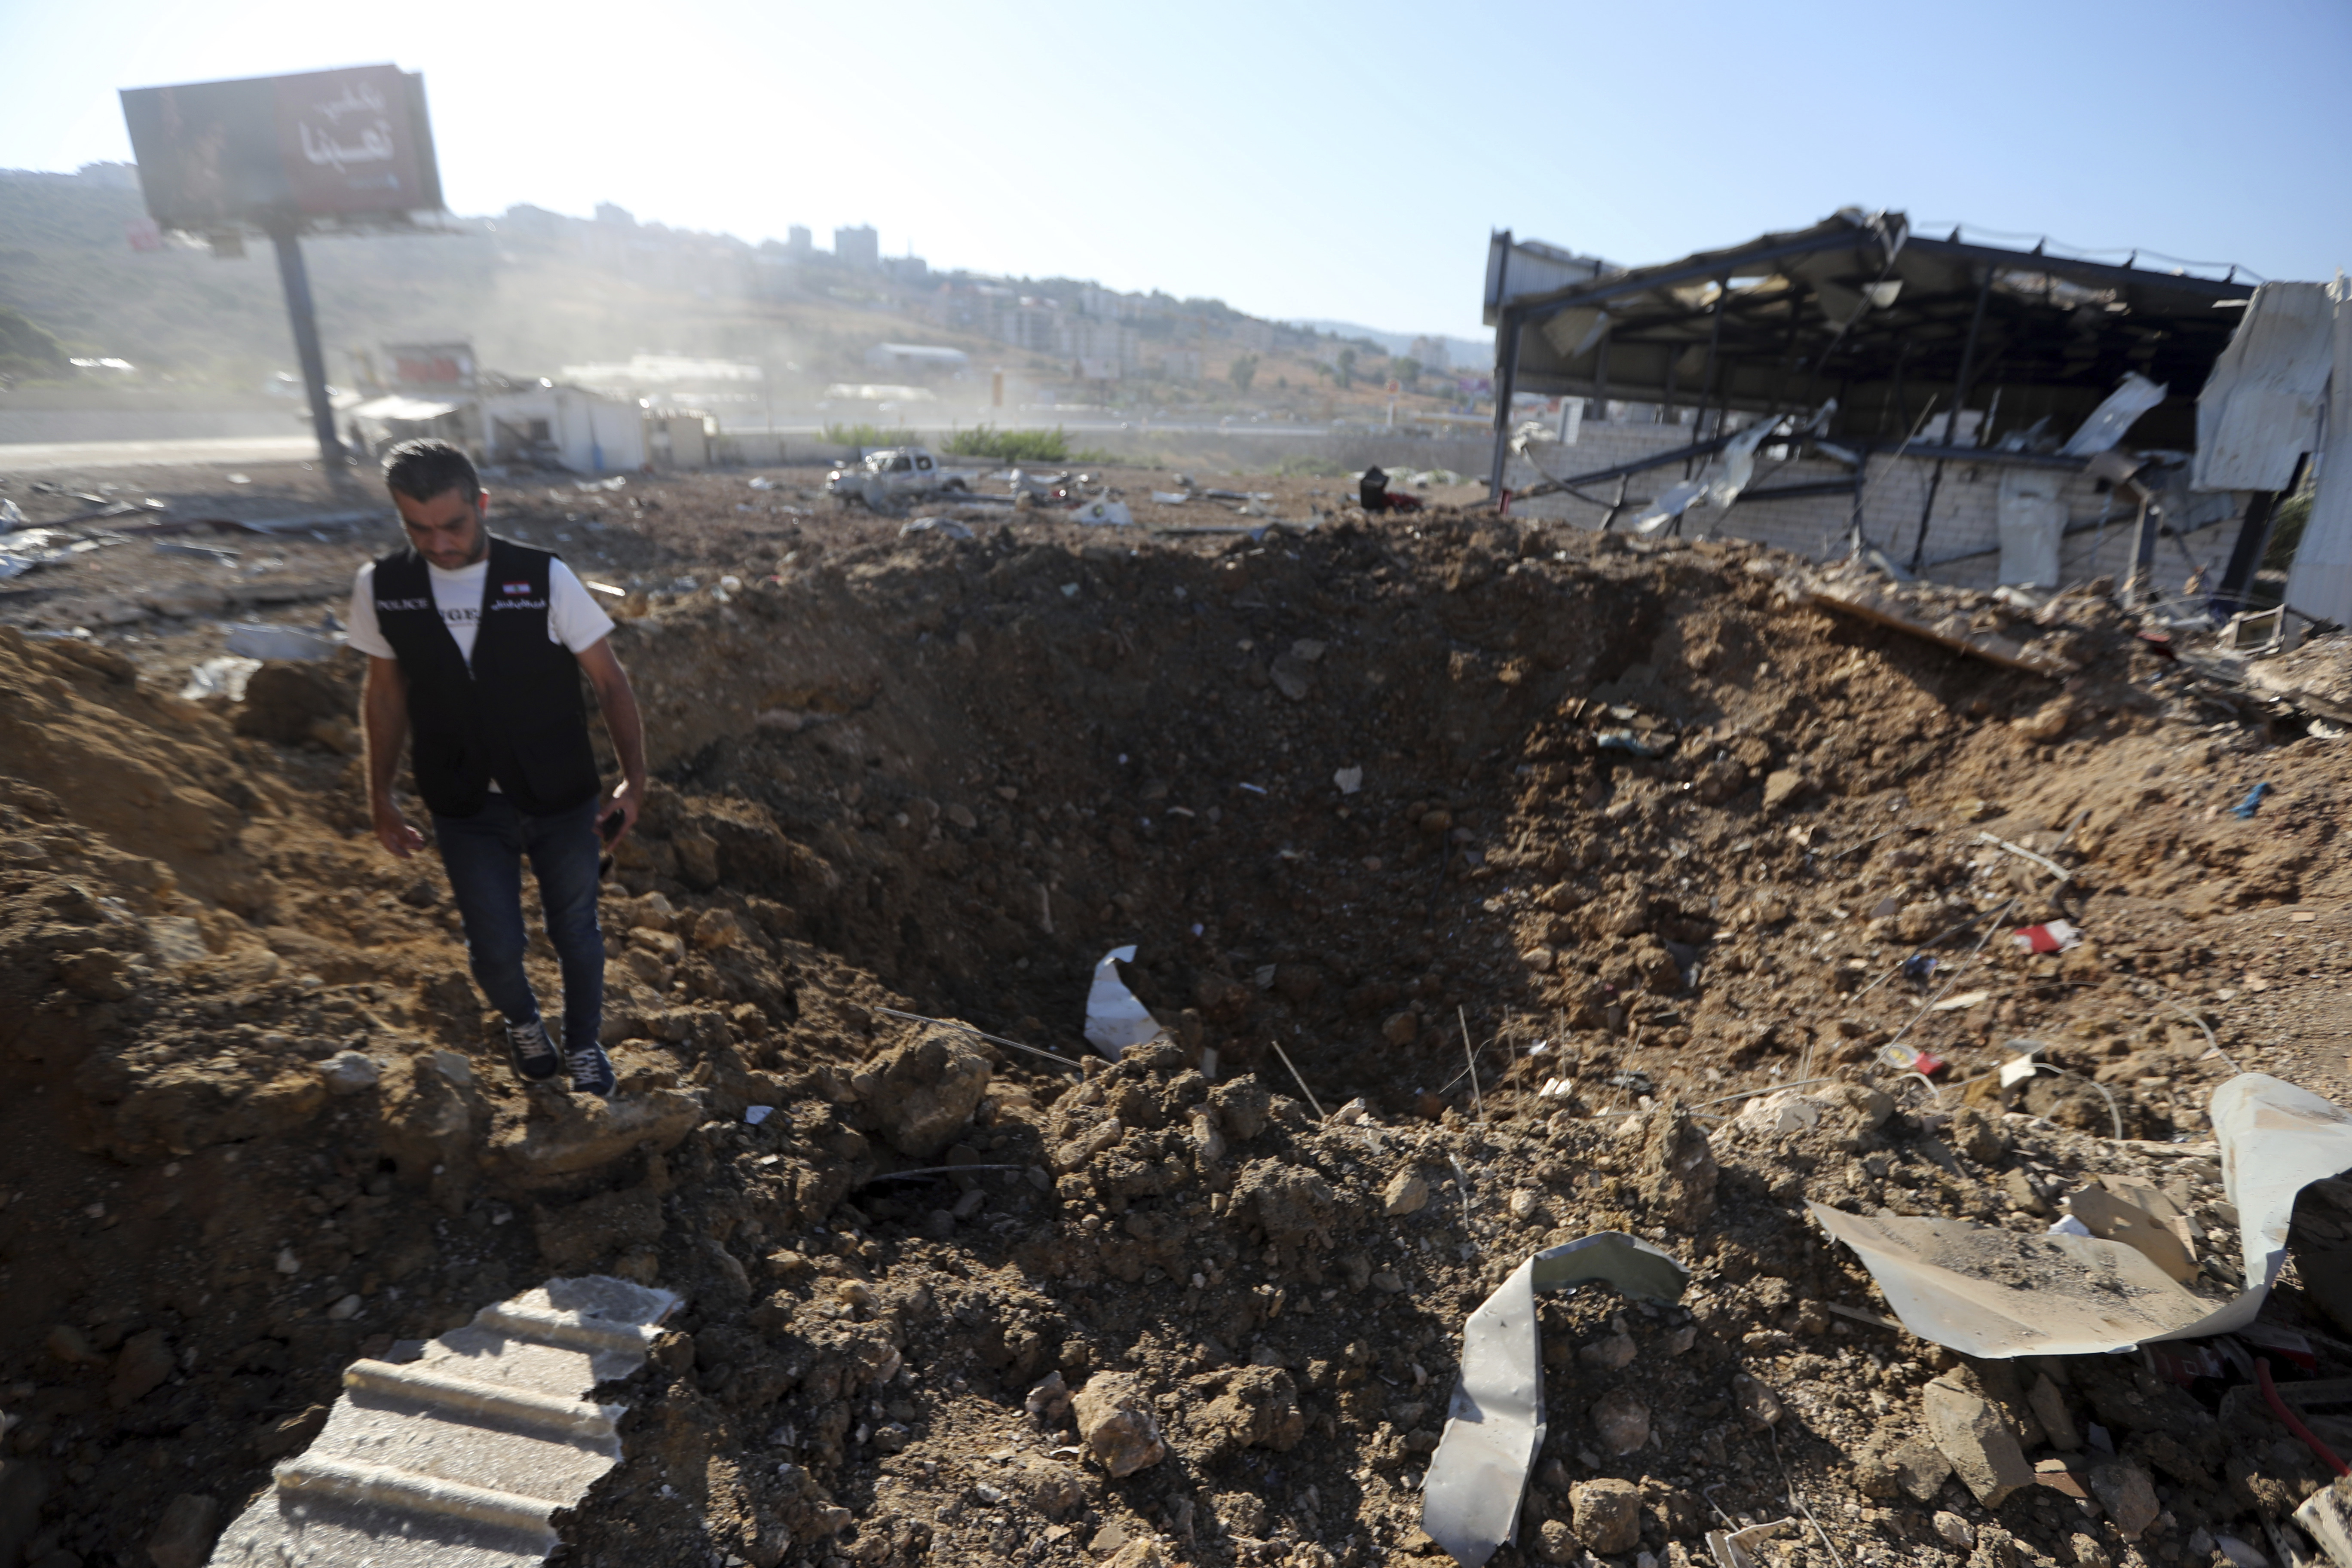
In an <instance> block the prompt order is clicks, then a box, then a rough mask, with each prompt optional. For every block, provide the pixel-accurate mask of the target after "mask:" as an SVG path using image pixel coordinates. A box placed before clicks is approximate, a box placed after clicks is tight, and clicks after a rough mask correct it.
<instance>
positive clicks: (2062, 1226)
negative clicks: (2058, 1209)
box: [2050, 1215, 2091, 1236]
mask: <svg viewBox="0 0 2352 1568" xmlns="http://www.w3.org/2000/svg"><path fill="white" fill-rule="evenodd" d="M2050 1234H2051V1235H2052V1236H2088V1235H2090V1234H2091V1227H2090V1226H2087V1225H2084V1223H2083V1222H2082V1221H2081V1220H2079V1219H2076V1218H2075V1217H2074V1215H2063V1216H2061V1217H2060V1218H2058V1219H2054V1220H2053V1221H2051V1222H2050Z"/></svg>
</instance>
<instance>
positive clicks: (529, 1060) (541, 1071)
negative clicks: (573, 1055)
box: [507, 1018, 563, 1079]
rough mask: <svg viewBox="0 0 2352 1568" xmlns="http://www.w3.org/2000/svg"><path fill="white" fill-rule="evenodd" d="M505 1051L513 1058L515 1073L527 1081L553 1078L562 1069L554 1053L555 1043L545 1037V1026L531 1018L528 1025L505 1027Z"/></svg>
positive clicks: (558, 1058)
mask: <svg viewBox="0 0 2352 1568" xmlns="http://www.w3.org/2000/svg"><path fill="white" fill-rule="evenodd" d="M507 1050H508V1051H509V1054H511V1055H512V1056H513V1058H514V1067H515V1073H516V1075H517V1076H518V1077H520V1078H527V1079H543V1078H553V1077H554V1076H555V1075H556V1073H557V1072H558V1071H559V1070H560V1069H561V1068H562V1066H563V1061H562V1058H560V1057H558V1056H557V1055H556V1052H555V1042H554V1041H553V1040H551V1039H549V1038H548V1037H547V1026H546V1025H545V1024H543V1023H541V1022H540V1021H539V1020H538V1019H537V1018H533V1019H532V1020H531V1021H530V1023H528V1024H509V1025H508V1026H507Z"/></svg>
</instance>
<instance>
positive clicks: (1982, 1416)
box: [1923, 1374, 2033, 1508]
mask: <svg viewBox="0 0 2352 1568" xmlns="http://www.w3.org/2000/svg"><path fill="white" fill-rule="evenodd" d="M1923 1402H1924V1405H1925V1408H1926V1414H1927V1430H1928V1432H1929V1434H1930V1435H1931V1436H1933V1437H1934V1438H1935V1440H1936V1447H1937V1448H1938V1449H1940V1450H1942V1452H1943V1455H1944V1458H1947V1459H1949V1460H1950V1461H1951V1463H1952V1471H1953V1473H1954V1474H1955V1475H1957V1476H1958V1477H1959V1478H1960V1481H1961V1483H1962V1484H1963V1485H1965V1486H1966V1487H1967V1488H1968V1489H1969V1491H1971V1492H1973V1493H1975V1494H1976V1500H1978V1501H1979V1502H1980V1503H1982V1504H1984V1505H1985V1507H1987V1508H1999V1507H2000V1505H2001V1504H2002V1503H2004V1502H2006V1501H2008V1500H2010V1498H2011V1496H2013V1495H2015V1494H2016V1493H2017V1492H2019V1491H2021V1490H2022V1489H2025V1488H2027V1487H2030V1486H2032V1484H2033V1467H2032V1465H2030V1464H2028V1463H2027V1462H2026V1459H2025V1450H2024V1449H2023V1448H2022V1447H2020V1446H2019V1445H2018V1441H2017V1434H2015V1433H2014V1432H2011V1430H2010V1429H2009V1423H2008V1422H2007V1421H2005V1420H2003V1419H2002V1418H2001V1414H2000V1407H1999V1406H1997V1405H1994V1404H1993V1402H1992V1401H1991V1400H1990V1399H1987V1398H1986V1397H1984V1396H1983V1395H1982V1394H1978V1393H1976V1392H1974V1391H1973V1390H1971V1389H1969V1388H1968V1387H1967V1386H1965V1385H1964V1384H1961V1383H1960V1382H1959V1381H1958V1380H1957V1379H1955V1378H1953V1377H1951V1376H1949V1375H1948V1374H1947V1375H1946V1376H1943V1377H1939V1378H1937V1379H1936V1380H1935V1381H1933V1382H1932V1383H1930V1384H1927V1389H1926V1391H1925V1394H1924V1396H1923Z"/></svg>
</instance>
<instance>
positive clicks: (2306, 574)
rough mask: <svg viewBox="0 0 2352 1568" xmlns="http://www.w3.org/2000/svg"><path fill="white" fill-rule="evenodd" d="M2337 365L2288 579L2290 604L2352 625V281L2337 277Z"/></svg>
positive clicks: (2333, 289) (2333, 296) (2333, 295)
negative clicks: (2314, 484)
mask: <svg viewBox="0 0 2352 1568" xmlns="http://www.w3.org/2000/svg"><path fill="white" fill-rule="evenodd" d="M2328 299H2329V300H2331V301H2333V302H2334V304H2335V307H2336V363H2335V365H2334V367H2333V369H2332V370H2331V371H2330V373H2329V374H2330V377H2331V381H2330V384H2329V387H2328V394H2327V447H2326V452H2325V453H2324V454H2323V455H2322V457H2321V459H2320V464H2319V492H2318V494H2316V495H2315V496H2314V497H2313V498H2312V501H2311V520H2310V521H2308V522H2306V523H2305V524H2304V529H2303V543H2302V544H2301V546H2299V547H2298V548H2297V549H2296V551H2295V555H2294V568H2293V569H2292V570H2291V571H2289V572H2288V574H2287V579H2286V602H2287V603H2288V604H2290V605H2294V607H2295V608H2296V609H2298V610H2300V611H2302V612H2303V613H2304V614H2305V615H2310V616H2326V617H2327V618H2328V619H2329V620H2331V621H2336V622H2339V623H2341V622H2352V281H2347V279H2346V278H2345V276H2344V274H2343V273H2341V272H2338V273H2337V274H2336V281H2335V283H2334V284H2333V285H2332V286H2330V288H2329V289H2328Z"/></svg>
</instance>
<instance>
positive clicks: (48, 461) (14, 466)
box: [0, 436, 319, 474]
mask: <svg viewBox="0 0 2352 1568" xmlns="http://www.w3.org/2000/svg"><path fill="white" fill-rule="evenodd" d="M318 455H319V443H318V441H317V440H316V439H315V438H313V437H309V436H222V437H207V438H205V439H202V440H190V441H35V442H20V443H14V444H8V445H0V474H37V473H43V472H49V471H54V470H56V469H58V468H144V467H147V466H150V465H158V464H175V463H289V462H305V461H309V460H311V459H313V458H317V457H318Z"/></svg>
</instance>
